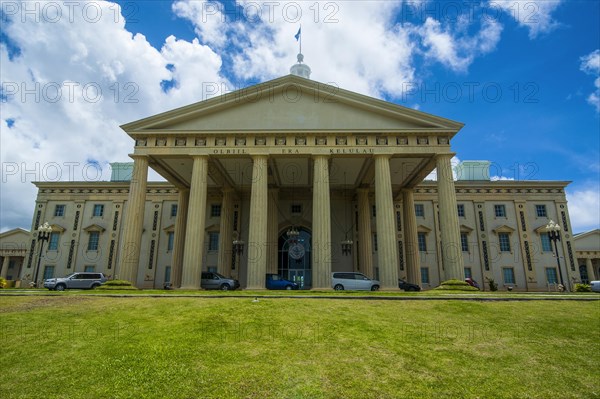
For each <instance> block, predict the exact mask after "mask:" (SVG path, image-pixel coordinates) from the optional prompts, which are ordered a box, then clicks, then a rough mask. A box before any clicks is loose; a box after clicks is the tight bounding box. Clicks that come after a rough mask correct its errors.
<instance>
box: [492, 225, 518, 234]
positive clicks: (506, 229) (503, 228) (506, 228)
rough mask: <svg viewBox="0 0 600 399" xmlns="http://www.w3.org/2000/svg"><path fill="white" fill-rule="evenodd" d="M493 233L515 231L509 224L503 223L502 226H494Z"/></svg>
mask: <svg viewBox="0 0 600 399" xmlns="http://www.w3.org/2000/svg"><path fill="white" fill-rule="evenodd" d="M492 231H493V232H494V233H496V234H498V233H509V234H511V233H512V232H514V231H515V229H513V228H512V227H510V226H507V225H505V224H503V225H502V226H498V227H496V228H495V229H494V230H492Z"/></svg>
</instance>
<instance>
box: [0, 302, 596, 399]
mask: <svg viewBox="0 0 600 399" xmlns="http://www.w3.org/2000/svg"><path fill="white" fill-rule="evenodd" d="M0 316H1V317H0V337H1V341H0V342H2V356H1V357H0V370H2V378H1V380H0V392H1V395H0V396H1V397H2V398H6V399H8V398H38V397H44V398H86V399H87V398H136V399H137V398H336V399H337V398H552V397H557V398H558V397H560V398H595V397H596V398H597V397H600V372H599V370H600V368H599V367H598V366H599V364H600V339H599V338H600V337H599V331H600V306H598V302H550V303H548V302H543V301H539V302H538V301H531V302H491V303H482V302H463V301H452V302H451V301H418V302H415V301H410V302H406V301H398V302H397V301H361V300H348V301H331V300H319V299H313V300H302V299H282V298H278V299H269V298H262V299H259V302H253V301H252V298H221V299H219V298H202V299H198V298H143V297H136V298H100V297H93V296H86V297H83V296H75V295H71V296H66V295H65V296H57V297H6V296H5V297H2V298H0Z"/></svg>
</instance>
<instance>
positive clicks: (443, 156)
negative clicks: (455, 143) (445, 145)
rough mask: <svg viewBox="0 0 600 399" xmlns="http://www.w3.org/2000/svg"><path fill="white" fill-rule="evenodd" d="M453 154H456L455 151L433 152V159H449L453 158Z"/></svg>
mask: <svg viewBox="0 0 600 399" xmlns="http://www.w3.org/2000/svg"><path fill="white" fill-rule="evenodd" d="M455 155H456V153H454V152H450V153H443V154H435V159H436V161H437V160H442V159H448V160H451V159H452V158H454V156H455Z"/></svg>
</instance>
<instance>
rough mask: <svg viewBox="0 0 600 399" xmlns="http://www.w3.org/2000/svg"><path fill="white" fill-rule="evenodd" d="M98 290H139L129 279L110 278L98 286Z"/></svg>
mask: <svg viewBox="0 0 600 399" xmlns="http://www.w3.org/2000/svg"><path fill="white" fill-rule="evenodd" d="M97 289H98V290H104V291H110V290H137V288H135V287H134V286H133V284H131V283H130V282H129V281H127V280H109V281H107V282H106V283H104V284H102V285H101V286H100V287H98V288H97Z"/></svg>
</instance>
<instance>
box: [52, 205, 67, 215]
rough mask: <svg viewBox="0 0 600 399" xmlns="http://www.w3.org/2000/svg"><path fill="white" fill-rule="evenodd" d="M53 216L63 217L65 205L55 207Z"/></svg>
mask: <svg viewBox="0 0 600 399" xmlns="http://www.w3.org/2000/svg"><path fill="white" fill-rule="evenodd" d="M54 216H65V205H56V207H55V208H54Z"/></svg>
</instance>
